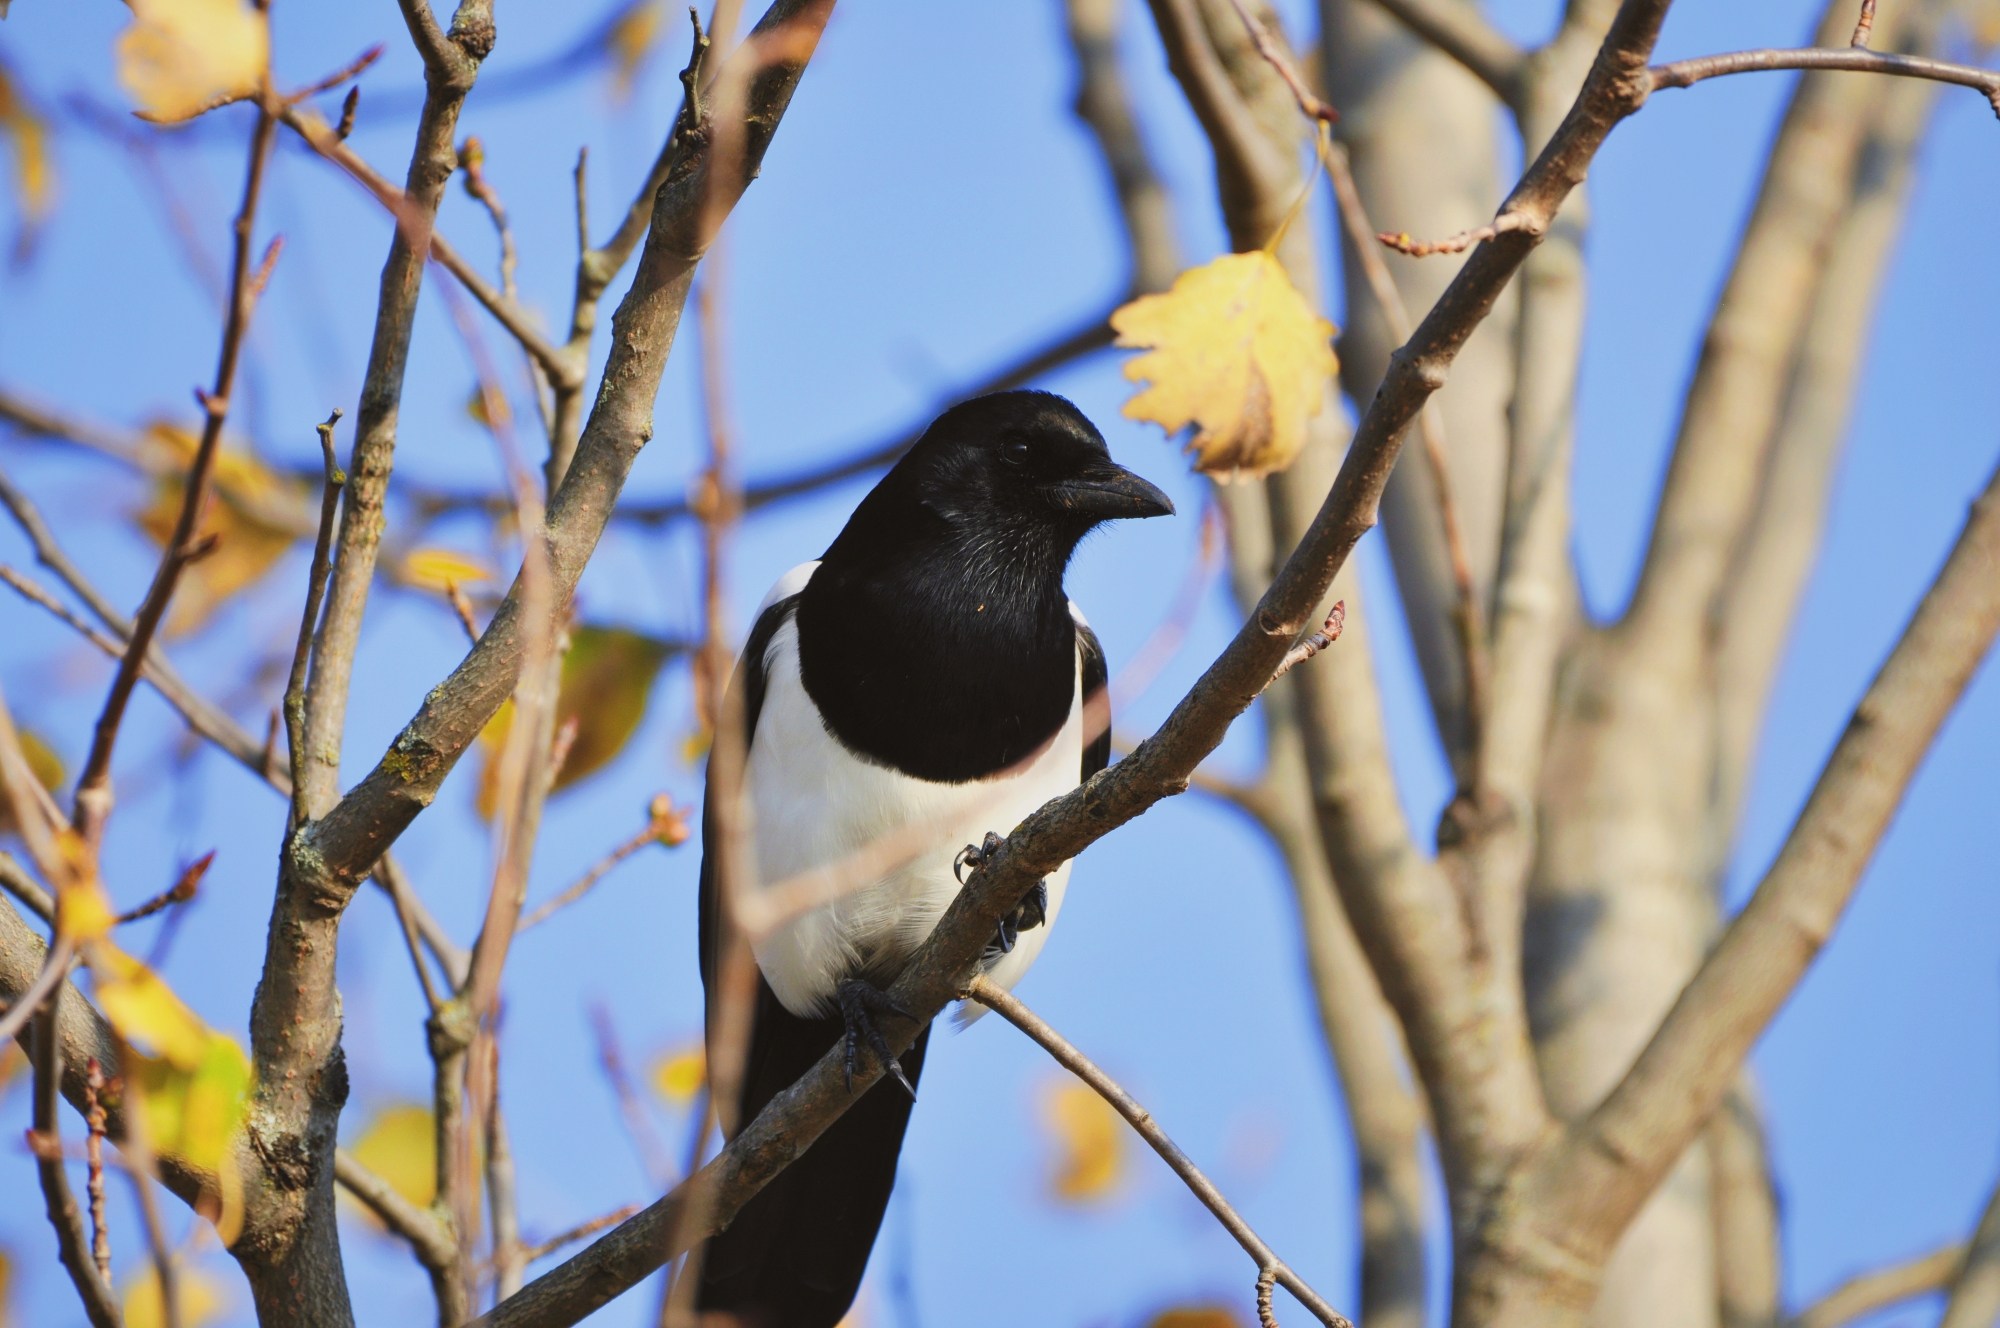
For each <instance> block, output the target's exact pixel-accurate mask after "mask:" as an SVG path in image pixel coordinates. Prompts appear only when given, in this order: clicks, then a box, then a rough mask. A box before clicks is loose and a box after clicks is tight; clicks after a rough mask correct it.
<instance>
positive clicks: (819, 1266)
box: [697, 974, 931, 1328]
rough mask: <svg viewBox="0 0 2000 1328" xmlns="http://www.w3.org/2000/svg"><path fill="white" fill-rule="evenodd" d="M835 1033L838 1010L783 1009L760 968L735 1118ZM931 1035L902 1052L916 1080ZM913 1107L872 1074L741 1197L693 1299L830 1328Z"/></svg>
mask: <svg viewBox="0 0 2000 1328" xmlns="http://www.w3.org/2000/svg"><path fill="white" fill-rule="evenodd" d="M842 1035H843V1028H842V1025H841V1021H840V1019H839V1018H838V1017H837V1016H836V1017H834V1018H831V1019H801V1018H799V1017H798V1016H797V1015H795V1014H793V1013H791V1012H790V1011H789V1010H787V1009H785V1007H784V1006H783V1005H781V1004H779V1003H778V998H777V996H776V995H774V994H773V993H772V991H771V988H770V986H769V985H768V984H767V983H766V982H765V981H764V979H763V975H762V974H759V975H758V978H757V1021H756V1025H755V1031H754V1032H753V1033H752V1035H751V1039H750V1060H749V1064H748V1065H746V1066H745V1067H744V1076H743V1103H742V1115H741V1116H740V1117H739V1119H740V1120H741V1121H742V1122H743V1123H744V1124H748V1123H749V1122H750V1121H751V1120H753V1119H755V1118H756V1115H757V1113H758V1112H759V1111H762V1110H763V1109H764V1104H765V1103H767V1102H769V1101H770V1100H771V1099H772V1098H773V1097H776V1096H777V1095H778V1094H779V1093H781V1092H783V1091H784V1090H785V1089H787V1088H789V1087H791V1085H792V1084H793V1083H795V1082H797V1080H798V1078H799V1076H800V1075H802V1074H804V1073H805V1072H806V1071H807V1070H809V1069H811V1068H812V1066H813V1064H814V1062H816V1061H818V1060H819V1058H820V1057H821V1056H823V1055H825V1054H826V1049H827V1048H828V1047H831V1046H832V1045H833V1044H834V1043H836V1042H838V1041H839V1040H840V1038H841V1037H842ZM930 1036H931V1031H930V1029H929V1028H928V1027H926V1028H925V1029H924V1031H923V1032H921V1033H919V1034H918V1035H917V1040H916V1042H914V1043H913V1044H911V1046H910V1049H909V1050H908V1051H906V1052H904V1053H903V1055H902V1058H901V1059H902V1064H903V1072H904V1073H905V1074H907V1075H909V1077H910V1082H911V1083H913V1084H914V1083H915V1082H917V1079H918V1077H919V1076H920V1075H922V1073H923V1069H924V1048H925V1046H926V1045H927V1044H928V1043H929V1042H930ZM911 1105H912V1104H911V1102H910V1099H909V1098H908V1097H906V1096H904V1094H903V1093H902V1092H901V1090H899V1089H898V1088H897V1087H896V1086H895V1085H894V1084H888V1085H887V1086H884V1084H883V1083H882V1082H880V1081H878V1082H877V1083H876V1084H875V1085H874V1087H873V1088H871V1089H870V1090H869V1091H868V1092H867V1093H865V1094H864V1095H863V1096H862V1098H861V1100H860V1101H858V1102H856V1103H855V1104H854V1105H853V1106H851V1107H849V1108H848V1109H847V1111H846V1113H845V1114H843V1115H842V1116H841V1117H840V1119H839V1120H837V1121H835V1122H834V1123H833V1124H832V1126H830V1127H829V1128H828V1129H827V1132H826V1133H825V1134H823V1135H821V1136H820V1137H819V1140H818V1142H816V1143H814V1144H813V1146H812V1147H811V1148H810V1149H809V1150H807V1152H806V1154H805V1155H804V1156H803V1157H801V1158H800V1159H799V1160H798V1161H796V1162H794V1163H792V1165H790V1166H789V1167H786V1168H785V1169H784V1170H783V1171H781V1172H779V1173H778V1175H777V1176H776V1178H774V1179H773V1180H772V1181H771V1183H770V1184H769V1185H766V1186H765V1187H764V1188H763V1189H762V1190H760V1191H759V1192H758V1193H757V1195H756V1197H754V1198H752V1199H751V1200H750V1202H749V1203H747V1204H745V1205H744V1206H743V1211H742V1212H740V1213H738V1214H737V1215H736V1220H735V1221H734V1222H732V1223H730V1224H729V1227H728V1229H727V1230H725V1231H722V1232H720V1233H718V1234H717V1235H715V1236H714V1237H712V1238H711V1239H710V1240H709V1242H708V1248H707V1250H706V1251H705V1252H704V1253H703V1255H702V1265H701V1294H700V1297H699V1299H698V1301H697V1303H698V1305H699V1307H700V1308H701V1309H703V1310H722V1311H726V1312H728V1313H730V1314H733V1315H735V1316H736V1317H737V1319H738V1320H739V1322H741V1323H742V1325H743V1328H835V1325H836V1324H838V1323H839V1322H840V1320H841V1316H843V1315H845V1314H846V1313H847V1310H848V1307H849V1306H850V1305H852V1304H853V1303H854V1294H855V1292H857V1291H859V1290H860V1289H861V1274H862V1273H863V1272H864V1271H865V1270H866V1269H867V1267H868V1252H869V1250H870V1249H871V1248H873V1246H874V1244H875V1232H876V1230H877V1229H878V1228H879V1227H880V1226H881V1225H882V1212H883V1210H884V1209H885V1208H887V1207H888V1204H889V1191H890V1190H892V1189H894V1188H895V1184H896V1154H897V1153H899V1152H900V1151H901V1150H902V1147H903V1130H904V1127H906V1126H907V1125H908V1124H909V1123H910V1107H911Z"/></svg>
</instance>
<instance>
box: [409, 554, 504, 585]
mask: <svg viewBox="0 0 2000 1328" xmlns="http://www.w3.org/2000/svg"><path fill="white" fill-rule="evenodd" d="M396 577H397V579H398V580H399V581H401V582H402V583H403V584H404V585H406V586H408V587H409V588H410V589H412V590H428V591H430V592H432V593H433V594H438V595H443V594H446V593H448V592H449V590H450V588H451V587H452V586H469V585H471V584H472V583H473V582H475V581H491V580H492V579H493V569H492V568H491V567H489V566H487V565H486V564H485V563H484V562H481V561H480V560H479V559H477V558H475V557H473V556H472V555H471V554H469V553H460V552H459V551H458V550H456V549H413V550H411V551H410V552H409V553H406V554H404V555H403V560H402V562H401V564H400V565H399V566H398V567H397V569H396Z"/></svg>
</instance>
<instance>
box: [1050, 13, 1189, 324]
mask: <svg viewBox="0 0 2000 1328" xmlns="http://www.w3.org/2000/svg"><path fill="white" fill-rule="evenodd" d="M1066 9H1067V12H1068V15H1069V43H1070V50H1071V52H1072V53H1073V54H1074V55H1075V56H1076V70H1077V80H1076V100H1075V101H1074V102H1073V103H1072V107H1073V109H1074V110H1075V111H1076V114H1077V118H1078V119H1080V120H1082V121H1083V122H1084V123H1085V124H1086V125H1088V126H1089V127H1090V132H1091V135H1092V137H1094V138H1095V139H1096V140H1097V148H1098V151H1099V152H1101V153H1102V154H1103V156H1104V164H1105V167H1106V168H1107V169H1108V170H1109V171H1110V173H1111V183H1112V185H1113V187H1114V188H1115V189H1116V190H1117V192H1118V211H1119V215H1120V217H1121V218H1122V219H1123V220H1124V223H1125V241H1126V252H1127V254H1128V256H1129V258H1130V261H1131V280H1130V282H1129V286H1130V290H1131V293H1132V294H1135V295H1139V294H1145V293H1148V292H1151V291H1163V290H1165V289H1166V288H1167V287H1168V286H1170V285H1172V284H1173V280H1174V277H1175V276H1176V275H1177V274H1178V273H1179V272H1180V270H1181V255H1180V242H1179V241H1178V240H1177V239H1176V238H1175V235H1174V223H1173V215H1172V207H1171V200H1170V199H1169V198H1168V196H1167V189H1166V185H1165V184H1163V183H1162V182H1161V180H1160V175H1159V171H1158V170H1157V169H1156V168H1155V167H1154V165H1153V159H1152V155H1151V154H1150V153H1148V152H1147V151H1146V143H1145V140H1144V139H1143V138H1142V137H1141V136H1140V134H1139V126H1138V124H1137V122H1136V121H1135V119H1134V117H1133V114H1132V102H1131V97H1130V96H1129V94H1128V93H1127V91H1126V88H1125V78H1124V75H1123V73H1122V71H1121V70H1120V68H1119V60H1118V32H1119V28H1120V26H1121V22H1122V17H1123V14H1124V12H1125V5H1124V4H1122V3H1121V2H1120V0H1068V4H1067V6H1066Z"/></svg>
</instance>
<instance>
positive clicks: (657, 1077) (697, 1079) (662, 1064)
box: [646, 1042, 708, 1107]
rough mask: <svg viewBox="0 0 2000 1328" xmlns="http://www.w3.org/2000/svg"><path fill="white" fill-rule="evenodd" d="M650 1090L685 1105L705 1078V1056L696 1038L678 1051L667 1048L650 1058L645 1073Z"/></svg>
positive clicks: (697, 1091) (671, 1102)
mask: <svg viewBox="0 0 2000 1328" xmlns="http://www.w3.org/2000/svg"><path fill="white" fill-rule="evenodd" d="M646 1077H647V1079H648V1081H649V1082H650V1083H651V1084H652V1085H653V1091H654V1092H655V1093H658V1094H659V1095H660V1096H661V1097H662V1098H664V1099H665V1100H666V1101H667V1103H668V1104H669V1105H671V1106H676V1107H685V1106H686V1105H687V1104H688V1103H690V1102H692V1101H694V1098H695V1094H697V1093H699V1092H701V1086H702V1084H704V1083H705V1082H707V1080H708V1057H707V1055H706V1054H704V1052H703V1051H702V1046H701V1043H699V1042H696V1043H693V1044H691V1045H689V1046H685V1047H682V1048H681V1049H680V1050H679V1051H673V1052H668V1053H666V1054H664V1055H662V1056H661V1057H660V1058H659V1059H658V1060H656V1061H654V1062H653V1068H652V1071H651V1073H649V1074H648V1075H647V1076H646Z"/></svg>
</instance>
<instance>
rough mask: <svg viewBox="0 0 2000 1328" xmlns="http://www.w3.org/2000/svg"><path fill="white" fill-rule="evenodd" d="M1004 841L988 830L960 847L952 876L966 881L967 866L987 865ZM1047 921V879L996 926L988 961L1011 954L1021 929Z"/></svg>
mask: <svg viewBox="0 0 2000 1328" xmlns="http://www.w3.org/2000/svg"><path fill="white" fill-rule="evenodd" d="M1002 842H1003V841H1002V840H1001V838H1000V836H998V835H996V834H994V833H993V832H992V831H991V830H988V831H987V832H986V838H985V839H983V840H982V841H980V842H979V843H978V844H976V845H975V844H967V845H966V846H965V847H964V848H962V849H960V850H959V851H958V856H957V857H956V858H954V859H953V860H952V864H951V871H952V875H954V876H956V877H958V883H959V884H960V885H964V884H965V873H966V870H967V869H968V868H970V869H971V870H972V871H975V872H976V871H978V870H979V869H980V868H981V867H984V866H985V865H986V864H987V862H988V861H989V860H990V859H991V858H992V857H993V855H994V854H995V853H998V852H999V851H1000V845H1001V843H1002ZM1048 920H1049V887H1048V884H1047V882H1045V881H1036V882H1035V888H1034V889H1032V890H1030V891H1029V892H1028V897H1027V898H1026V899H1023V900H1022V901H1021V902H1020V904H1019V905H1017V906H1016V907H1015V909H1014V910H1013V912H1011V913H1008V914H1007V915H1006V916H1005V917H1003V918H1001V919H1000V921H999V923H998V924H997V925H996V926H995V927H994V928H993V939H992V940H990V941H988V942H987V943H986V954H985V959H986V962H987V964H988V965H991V964H992V963H993V961H994V960H996V959H998V958H999V957H1000V956H1001V955H1004V954H1012V953H1013V951H1014V945H1015V943H1016V942H1017V941H1019V940H1020V936H1021V933H1022V932H1024V931H1033V930H1034V929H1035V928H1037V927H1039V926H1041V925H1042V924H1043V923H1044V922H1047V921H1048Z"/></svg>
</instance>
